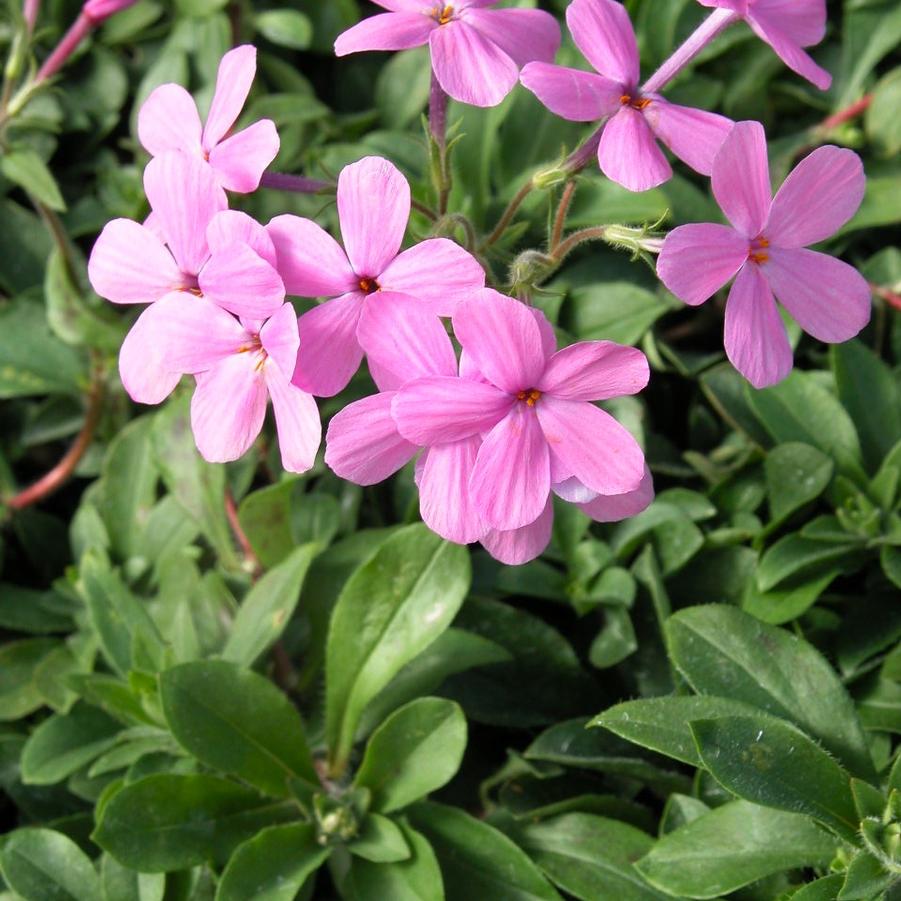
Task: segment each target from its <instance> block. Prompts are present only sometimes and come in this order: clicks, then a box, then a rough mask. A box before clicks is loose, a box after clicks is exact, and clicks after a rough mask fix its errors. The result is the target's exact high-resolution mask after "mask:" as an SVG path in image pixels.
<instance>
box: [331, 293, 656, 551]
mask: <svg viewBox="0 0 901 901" xmlns="http://www.w3.org/2000/svg"><path fill="white" fill-rule="evenodd" d="M454 321H455V325H457V327H458V329H459V328H461V327H462V331H463V333H464V334H465V335H466V336H467V337H465V338H461V343H462V344H463V347H464V353H463V356H462V358H461V361H460V364H459V368H458V364H457V361H456V358H455V355H454V351H453V346H452V344H451V342H450V339H449V338H448V336H447V334H446V333H445V331H444V329H443V328H442V326H441V325H440V323H439V322H438V320H437V319H436V318H435V317H434V316H430V315H429V314H428V313H427V311H424V310H422V309H421V308H420V307H413V308H411V307H410V306H409V305H408V304H407V303H406V302H405V300H404V298H403V297H399V296H398V295H386V296H385V297H384V298H383V300H382V302H381V303H379V304H378V305H373V306H371V307H369V308H368V309H367V310H366V311H365V312H364V314H363V317H362V319H361V322H360V328H359V335H360V340H361V342H362V343H363V346H364V347H365V349H366V353H367V356H368V357H369V360H370V363H372V362H375V363H376V366H375V370H374V371H375V372H376V373H377V378H376V381H377V384H378V387H379V388H380V389H381V393H380V394H376V395H373V396H371V397H367V398H364V399H363V400H360V401H357V402H355V403H352V404H350V405H349V406H347V407H345V408H344V409H343V410H342V411H341V412H340V413H338V414H337V415H336V416H335V417H334V418H333V419H332V422H331V425H330V426H329V431H328V436H327V442H326V443H327V447H326V462H327V463H328V465H329V466H330V467H331V468H332V469H333V470H334V471H335V472H336V473H337V474H338V475H339V476H341V477H342V478H346V479H348V480H350V481H353V482H356V483H358V484H362V485H370V484H374V483H376V482H379V481H381V480H382V479H385V478H387V477H388V476H390V475H391V474H392V473H394V472H396V471H397V470H398V469H400V468H401V467H402V466H404V465H405V464H406V463H408V462H409V461H410V460H411V459H413V457H414V456H416V455H417V453H420V451H422V454H421V456H420V458H419V460H418V462H417V467H416V480H417V483H418V486H419V493H420V512H421V514H422V518H423V520H424V521H425V522H426V524H427V525H428V526H429V527H430V528H431V529H432V530H433V531H435V532H437V533H438V534H439V535H441V536H442V537H444V538H446V539H447V540H449V541H454V542H457V543H460V544H468V543H470V542H473V541H480V542H481V543H482V544H483V545H484V546H485V548H486V549H487V550H488V551H489V553H491V554H492V556H494V557H495V558H497V559H498V560H500V561H502V562H504V563H509V564H520V563H525V562H527V561H528V560H531V559H534V558H535V557H537V556H538V555H539V554H540V553H541V552H542V551H543V550H544V549H545V547H546V546H547V544H548V542H549V541H550V535H551V527H552V525H553V506H552V503H551V492H552V491H553V493H555V494H557V495H558V496H560V497H562V498H564V499H566V500H569V501H572V502H574V503H576V504H577V505H578V506H579V507H580V508H581V509H582V510H583V511H584V512H585V513H587V514H588V515H589V516H591V517H592V518H594V519H596V520H598V521H603V522H612V521H616V520H619V519H623V518H625V517H627V516H633V515H635V514H636V513H639V512H640V511H641V510H643V509H644V508H645V507H646V506H647V505H648V504H649V503H650V502H651V500H652V499H653V496H654V491H653V482H652V480H651V476H650V473H649V472H648V470H647V469H646V467H645V466H644V460H643V456H642V454H641V450H640V449H639V448H638V445H637V443H636V442H635V440H634V439H633V438H632V437H631V435H629V433H628V432H626V431H625V429H623V427H622V426H620V425H619V424H618V423H617V422H616V420H614V419H613V418H612V417H610V416H609V415H608V414H606V413H604V412H603V411H601V410H600V409H598V408H597V407H594V406H593V405H592V404H590V403H587V402H585V401H584V400H583V399H584V398H587V397H598V398H601V397H604V398H606V397H613V396H617V395H619V394H625V393H630V394H631V393H635V392H636V391H638V390H640V388H641V387H643V386H644V384H645V383H646V382H647V376H648V369H647V361H646V360H645V358H644V356H643V354H641V353H640V352H639V351H637V350H634V349H632V348H627V347H620V346H619V345H616V344H612V343H610V342H605V341H599V342H586V343H583V344H578V345H573V346H572V347H569V348H566V349H564V350H562V351H560V352H559V353H555V352H554V351H555V346H556V341H555V338H554V334H553V329H552V328H551V326H550V324H549V323H548V322H547V320H546V319H545V318H544V316H543V314H541V313H539V312H537V311H535V310H530V309H529V308H527V307H525V306H524V305H523V304H521V303H519V302H518V301H515V300H512V299H511V298H508V297H504V296H503V295H501V294H498V293H497V292H495V291H491V290H490V289H485V290H483V291H481V292H479V293H478V294H476V295H474V296H473V297H472V298H471V299H470V300H467V301H464V302H463V303H461V305H460V308H459V310H458V313H457V314H456V316H455V317H454ZM460 323H462V326H461V325H460ZM460 334H461V332H460V331H458V335H460ZM479 361H482V364H483V365H485V367H486V369H487V370H488V371H489V372H490V373H492V376H491V377H492V378H494V379H496V380H498V381H500V382H502V383H503V384H505V385H506V389H504V388H498V387H497V386H496V385H494V384H492V382H491V381H489V380H488V379H487V378H486V376H485V375H483V373H482V372H481V371H480V369H479V365H480V363H479ZM526 382H529V383H530V384H532V385H537V386H539V387H530V388H520V387H516V386H518V385H521V384H522V385H524V384H526ZM542 410H543V411H544V413H545V414H546V415H545V418H544V422H541V420H540V419H539V417H540V416H542ZM546 436H549V437H546ZM601 470H603V472H602V471H601ZM575 472H578V473H579V474H580V475H581V479H580V478H579V477H577V476H576V475H575ZM552 480H553V481H552ZM585 480H587V482H586V481H585ZM589 483H590V484H591V486H593V487H589Z"/></svg>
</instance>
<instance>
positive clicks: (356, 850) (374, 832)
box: [347, 813, 410, 863]
mask: <svg viewBox="0 0 901 901" xmlns="http://www.w3.org/2000/svg"><path fill="white" fill-rule="evenodd" d="M347 850H348V851H350V853H351V854H354V855H356V856H357V857H362V858H364V859H365V860H369V861H372V862H373V863H396V862H397V861H399V860H406V859H407V858H408V857H409V856H410V848H409V846H408V845H407V840H406V839H405V838H404V834H403V833H402V832H401V831H400V828H399V827H398V825H397V824H396V823H395V822H394V820H392V819H389V818H388V817H383V816H381V815H380V814H377V813H370V814H368V815H367V816H366V819H365V820H364V821H363V828H362V829H361V830H360V832H359V834H358V835H357V837H356V838H355V839H354V840H353V841H351V842H349V843H348V845H347Z"/></svg>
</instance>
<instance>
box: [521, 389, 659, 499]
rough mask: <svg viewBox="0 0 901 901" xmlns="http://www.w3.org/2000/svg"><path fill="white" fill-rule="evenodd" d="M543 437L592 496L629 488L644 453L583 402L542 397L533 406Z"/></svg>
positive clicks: (638, 474)
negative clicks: (591, 492) (593, 493)
mask: <svg viewBox="0 0 901 901" xmlns="http://www.w3.org/2000/svg"><path fill="white" fill-rule="evenodd" d="M535 409H536V411H537V413H538V421H539V422H540V423H541V429H542V431H543V432H544V436H545V439H546V440H547V443H548V444H549V445H550V447H551V450H552V451H553V453H554V455H555V456H556V457H559V459H560V461H561V463H562V464H563V466H564V467H565V468H566V469H567V470H568V471H569V472H571V473H572V474H573V475H574V476H575V477H576V478H577V479H578V480H579V481H580V482H582V484H583V485H585V486H586V487H587V488H590V489H591V490H592V491H596V492H597V493H598V494H625V493H626V492H627V491H634V490H635V489H636V488H637V487H638V484H639V482H641V478H642V475H643V474H644V466H645V463H644V454H643V453H642V450H641V448H640V447H639V446H638V442H637V441H636V440H635V439H634V438H633V437H632V435H631V434H630V433H629V431H628V430H627V429H626V428H624V427H623V426H622V425H620V424H619V423H618V422H617V421H616V420H615V419H614V418H613V417H612V416H611V415H610V414H609V413H606V412H605V411H603V410H601V409H599V408H598V407H595V406H594V405H593V404H589V403H585V402H584V401H572V400H562V399H560V398H556V397H548V396H545V397H542V398H541V400H539V401H538V403H537V404H536V405H535Z"/></svg>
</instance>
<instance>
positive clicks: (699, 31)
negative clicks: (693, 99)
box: [640, 9, 740, 94]
mask: <svg viewBox="0 0 901 901" xmlns="http://www.w3.org/2000/svg"><path fill="white" fill-rule="evenodd" d="M739 18H740V17H739V15H738V13H734V12H732V10H730V9H715V10H714V11H713V12H712V13H711V14H710V15H709V16H708V17H707V18H706V19H705V20H704V21H703V22H702V23H701V24H700V25H699V26H698V27H697V28H696V29H695V31H694V32H693V33H692V34H691V35H690V36H689V37H688V39H687V40H686V41H685V43H683V44H682V46H681V47H679V48H678V49H677V50H676V51H675V52H674V53H673V55H672V56H671V57H670V58H669V59H667V60H666V61H665V62H664V63H663V65H661V66H660V68H659V69H658V70H657V71H656V72H655V73H654V74H653V75H652V76H651V77H650V78H649V79H648V80H647V81H646V82H645V83H644V84H643V85H642V86H641V89H640V90H641V93H642V94H652V93H654V92H655V91H660V90H662V89H663V88H664V87H666V85H668V84H669V83H670V82H671V81H672V80H673V79H674V78H675V77H676V76H677V75H678V74H679V73H680V72H681V71H682V70H683V69H684V68H685V67H686V66H687V65H688V64H689V63H690V62H691V61H692V60H693V59H694V58H695V57H696V56H697V55H698V54H699V53H700V52H701V51H702V50H703V49H704V48H705V47H706V46H708V44H710V43H711V41H713V39H714V38H715V37H717V36H718V35H719V34H721V33H722V32H723V31H725V30H726V29H727V28H728V27H729V26H730V25H731V24H732V23H733V22H737V21H738V20H739Z"/></svg>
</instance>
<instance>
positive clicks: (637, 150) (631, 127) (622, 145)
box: [598, 106, 673, 191]
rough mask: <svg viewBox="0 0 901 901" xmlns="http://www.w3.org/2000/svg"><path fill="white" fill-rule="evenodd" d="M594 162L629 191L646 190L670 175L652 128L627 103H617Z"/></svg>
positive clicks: (671, 175)
mask: <svg viewBox="0 0 901 901" xmlns="http://www.w3.org/2000/svg"><path fill="white" fill-rule="evenodd" d="M598 163H599V164H600V167H601V171H602V172H603V173H604V175H606V176H607V178H609V179H611V180H613V181H615V182H616V183H617V184H620V185H622V186H623V187H624V188H627V189H628V190H630V191H647V190H649V189H650V188H656V187H657V185H662V184H663V183H664V182H666V181H669V179H670V178H672V177H673V170H672V169H671V168H670V164H669V163H668V162H667V159H666V157H665V156H664V155H663V151H662V150H661V149H660V148H659V147H658V146H657V139H656V138H655V137H654V132H652V131H651V129H650V126H649V125H648V123H647V122H646V121H645V118H644V116H643V115H642V114H641V113H640V112H638V110H635V109H632V107H630V106H623V107H620V110H619V112H618V113H616V115H614V116H613V118H612V119H611V120H610V121H609V122H608V123H607V125H606V127H605V128H604V131H603V133H602V134H601V143H600V146H599V147H598Z"/></svg>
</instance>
